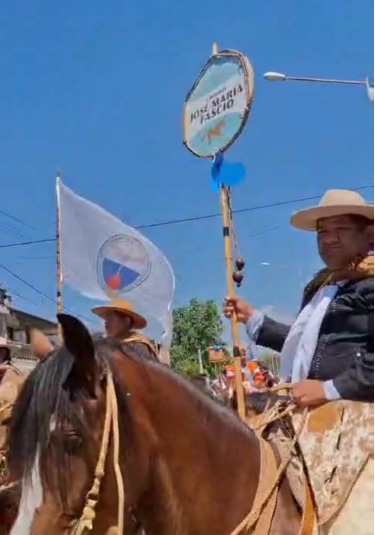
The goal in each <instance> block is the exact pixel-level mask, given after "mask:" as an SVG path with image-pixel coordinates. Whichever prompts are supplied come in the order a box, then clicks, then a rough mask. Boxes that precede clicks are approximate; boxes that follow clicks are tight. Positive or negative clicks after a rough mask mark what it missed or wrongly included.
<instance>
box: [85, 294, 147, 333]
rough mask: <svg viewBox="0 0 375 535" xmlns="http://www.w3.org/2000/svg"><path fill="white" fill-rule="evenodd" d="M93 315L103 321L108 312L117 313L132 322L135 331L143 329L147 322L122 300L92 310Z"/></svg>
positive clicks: (129, 304)
mask: <svg viewBox="0 0 375 535" xmlns="http://www.w3.org/2000/svg"><path fill="white" fill-rule="evenodd" d="M91 312H93V313H94V314H96V315H97V316H99V317H101V318H103V319H105V318H106V316H107V314H108V313H109V312H118V313H120V314H122V315H124V316H127V317H128V318H131V319H132V320H133V327H134V328H135V329H144V328H145V327H146V325H147V321H146V320H145V318H144V317H143V316H141V315H140V314H137V312H136V311H135V310H134V307H133V305H132V304H131V303H129V301H124V300H123V299H112V301H110V302H109V303H108V305H103V306H100V307H95V308H93V309H92V311H91Z"/></svg>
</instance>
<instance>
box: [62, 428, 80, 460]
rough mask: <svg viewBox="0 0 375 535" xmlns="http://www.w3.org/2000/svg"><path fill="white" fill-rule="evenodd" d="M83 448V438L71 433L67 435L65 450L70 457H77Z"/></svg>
mask: <svg viewBox="0 0 375 535" xmlns="http://www.w3.org/2000/svg"><path fill="white" fill-rule="evenodd" d="M81 446H82V438H81V437H80V436H79V435H78V434H77V433H76V432H75V431H69V432H68V433H66V435H65V449H66V452H67V453H68V455H77V454H78V453H79V450H80V449H81Z"/></svg>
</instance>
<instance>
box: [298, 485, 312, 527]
mask: <svg viewBox="0 0 375 535" xmlns="http://www.w3.org/2000/svg"><path fill="white" fill-rule="evenodd" d="M315 525H316V514H315V506H314V500H313V495H312V490H311V487H310V484H309V481H308V479H307V477H305V507H304V510H303V515H302V520H301V527H300V530H299V534H298V535H313V532H314V527H315Z"/></svg>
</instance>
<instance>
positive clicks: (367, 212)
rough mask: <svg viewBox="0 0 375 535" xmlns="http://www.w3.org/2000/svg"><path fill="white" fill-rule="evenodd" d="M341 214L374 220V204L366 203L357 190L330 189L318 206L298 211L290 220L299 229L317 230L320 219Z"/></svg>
mask: <svg viewBox="0 0 375 535" xmlns="http://www.w3.org/2000/svg"><path fill="white" fill-rule="evenodd" d="M340 215H359V216H362V217H366V218H367V219H369V220H370V221H374V206H373V205H369V204H366V201H365V200H364V198H363V197H362V196H361V195H360V194H359V193H357V192H356V191H351V190H346V189H330V190H328V191H326V193H325V194H324V195H323V197H322V198H321V200H320V203H319V204H318V206H313V207H312V208H306V209H305V210H300V211H299V212H296V213H295V214H293V215H292V217H291V220H290V222H291V224H292V225H293V227H296V228H298V229H301V230H312V231H316V229H317V223H318V220H319V219H323V218H326V217H334V216H340Z"/></svg>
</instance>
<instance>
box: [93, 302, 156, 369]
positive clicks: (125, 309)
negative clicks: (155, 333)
mask: <svg viewBox="0 0 375 535" xmlns="http://www.w3.org/2000/svg"><path fill="white" fill-rule="evenodd" d="M92 312H93V313H94V314H96V315H97V316H99V317H100V318H102V319H104V320H105V331H106V334H107V336H110V337H112V338H116V339H117V340H118V341H120V342H121V343H123V344H126V346H127V347H129V349H130V350H132V351H134V352H135V353H136V354H137V355H138V356H139V357H143V358H147V359H153V360H158V357H157V353H156V348H155V347H154V346H153V344H152V343H151V341H150V340H149V339H148V338H147V337H146V336H144V335H143V334H141V333H139V332H136V331H135V329H137V330H142V329H144V328H145V327H146V326H147V321H146V319H145V318H144V317H143V316H141V315H140V314H138V313H137V312H136V311H135V310H134V307H133V305H132V304H131V303H129V301H124V300H123V299H112V301H110V302H109V303H108V304H107V305H103V306H99V307H95V308H93V309H92Z"/></svg>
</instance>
